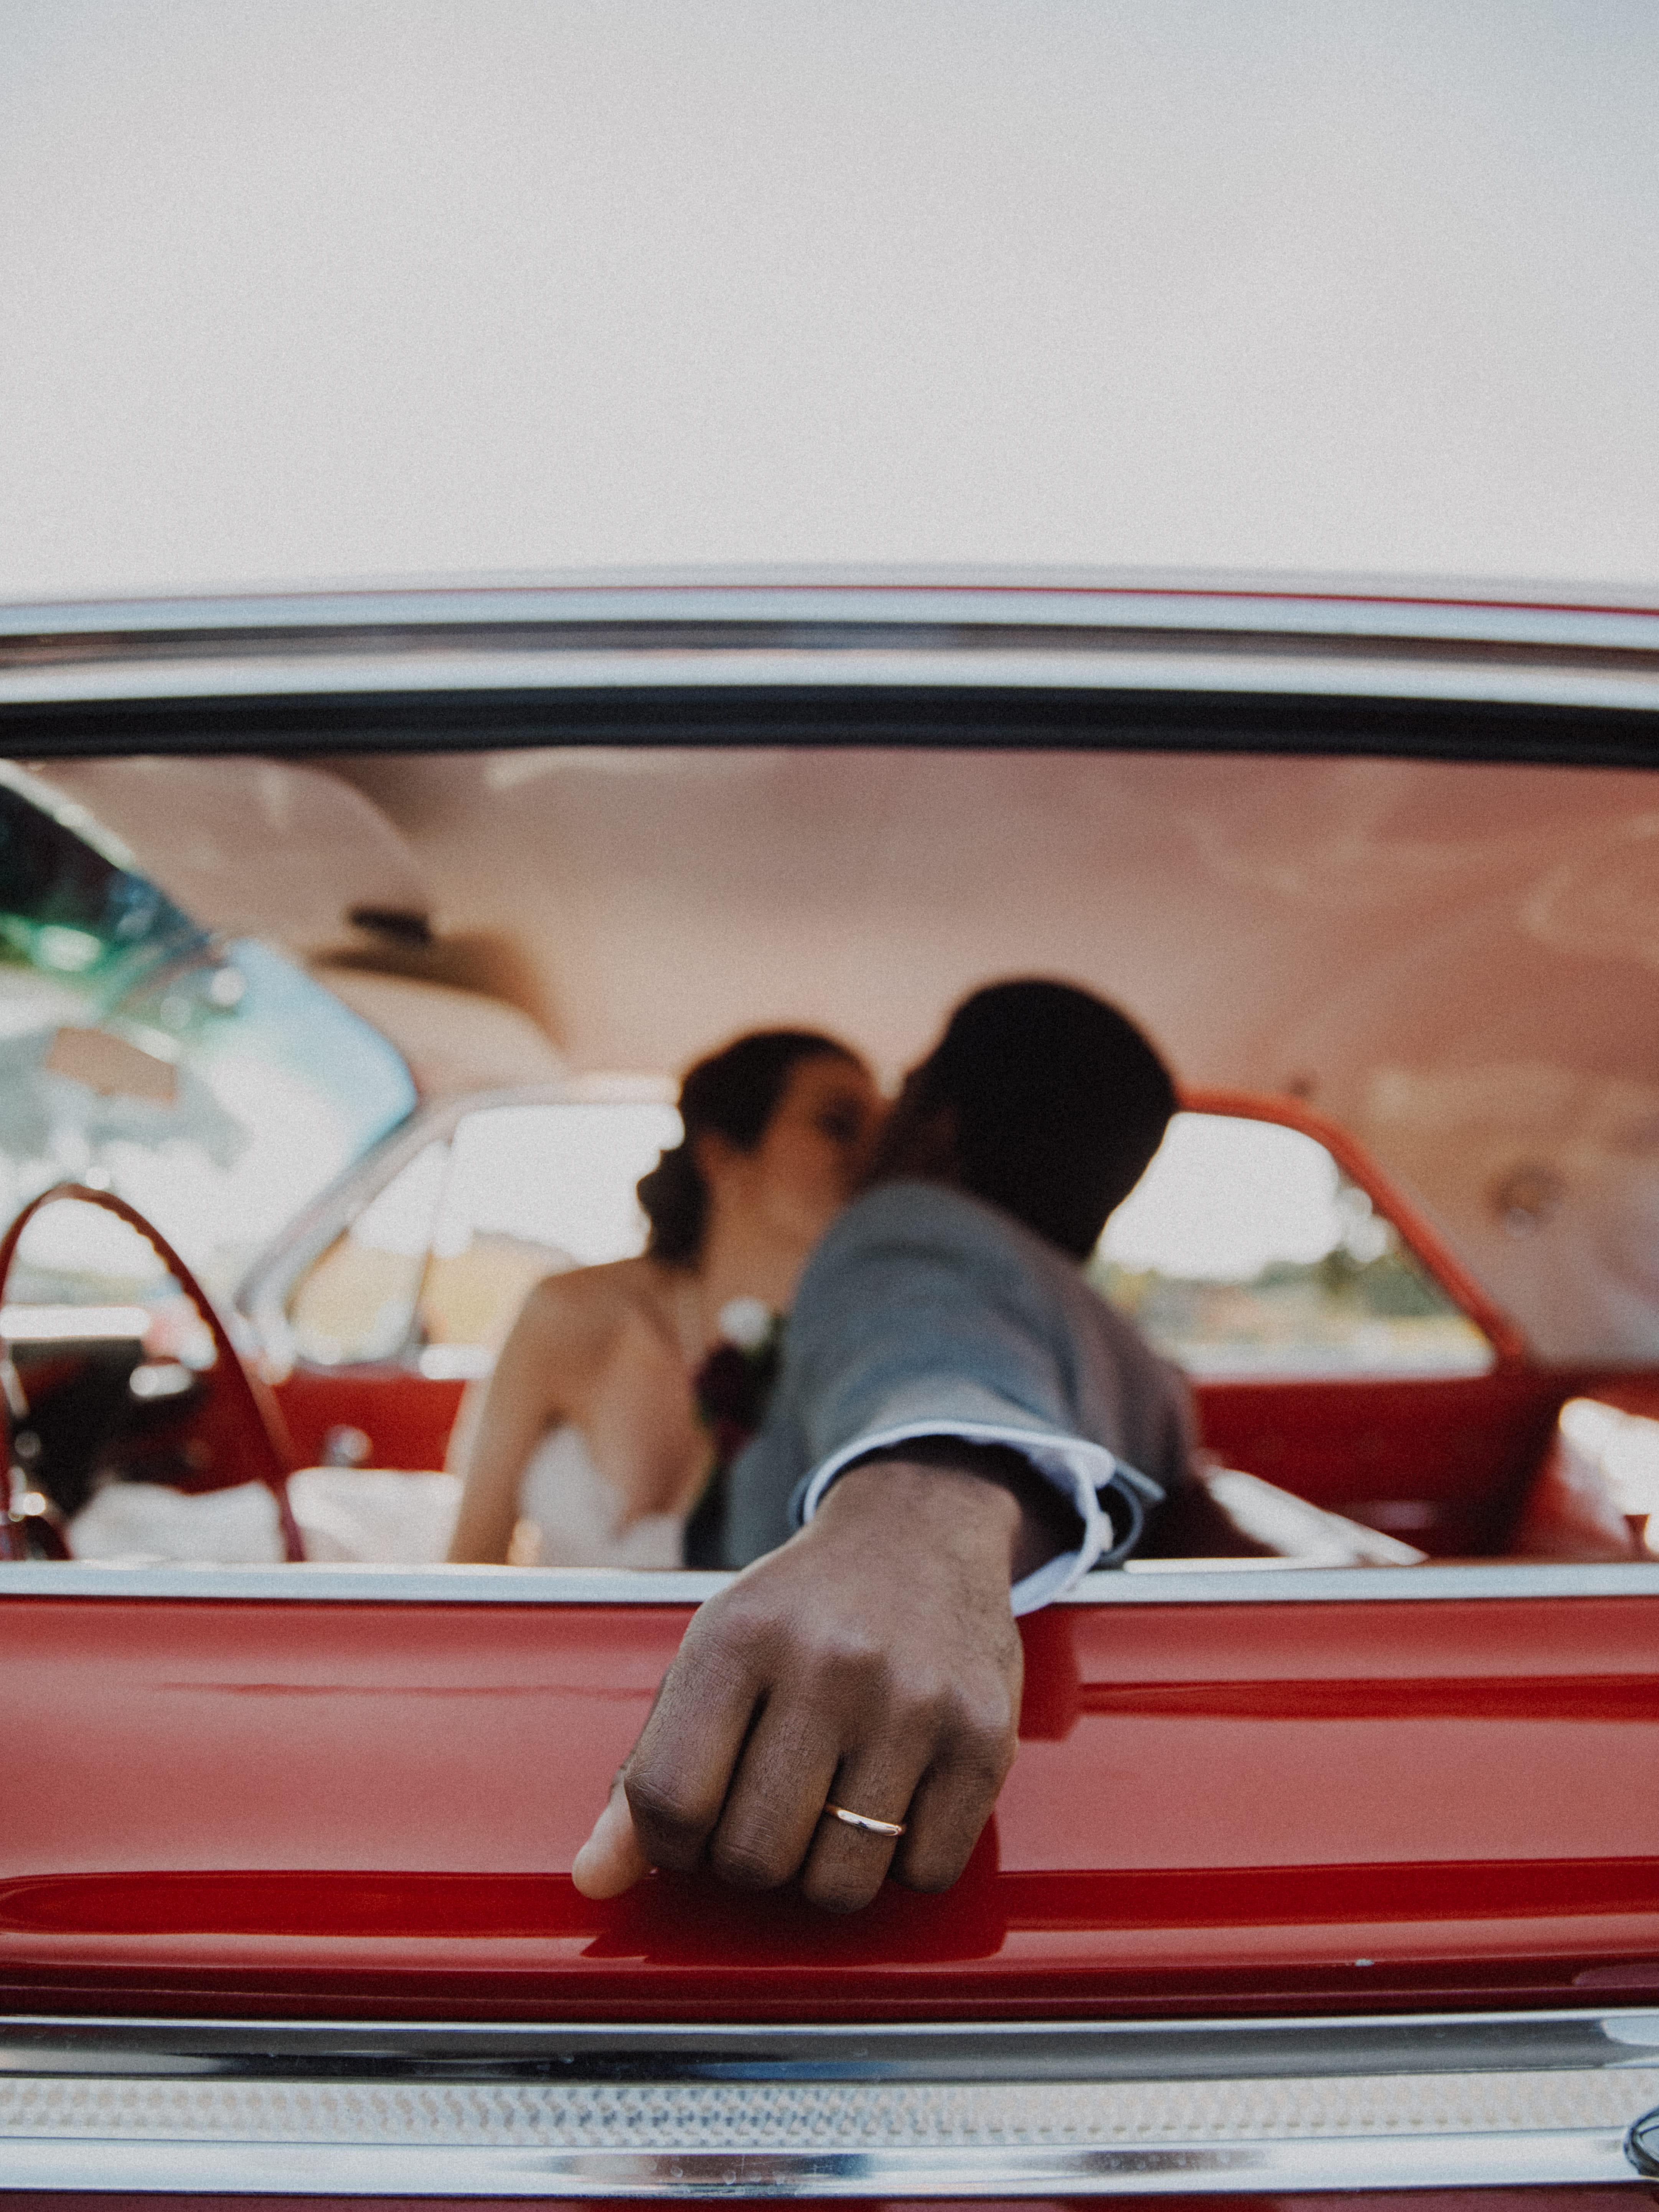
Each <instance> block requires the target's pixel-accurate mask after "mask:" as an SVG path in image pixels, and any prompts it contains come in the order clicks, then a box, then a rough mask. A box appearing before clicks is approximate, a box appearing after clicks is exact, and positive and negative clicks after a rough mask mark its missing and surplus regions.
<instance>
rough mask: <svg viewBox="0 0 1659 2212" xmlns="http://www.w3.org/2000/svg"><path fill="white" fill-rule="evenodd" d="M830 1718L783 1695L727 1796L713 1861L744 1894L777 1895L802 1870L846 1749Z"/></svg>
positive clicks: (765, 1717)
mask: <svg viewBox="0 0 1659 2212" xmlns="http://www.w3.org/2000/svg"><path fill="white" fill-rule="evenodd" d="M828 1720H829V1717H828V1716H826V1715H825V1714H823V1712H821V1711H813V1709H812V1708H811V1705H807V1706H806V1708H805V1710H803V1708H802V1701H800V1700H799V1699H786V1698H785V1697H784V1696H782V1695H775V1696H774V1698H773V1699H771V1701H770V1702H769V1703H768V1705H766V1707H765V1709H764V1710H763V1712H762V1714H761V1716H760V1717H759V1719H758V1720H757V1722H756V1723H755V1725H754V1729H753V1730H752V1732H751V1733H750V1737H749V1741H748V1742H747V1743H746V1744H745V1745H744V1750H743V1755H742V1758H741V1759H740V1760H739V1762H738V1771H737V1773H736V1775H735V1776H734V1777H733V1778H732V1784H731V1787H730V1789H729V1790H727V1792H726V1806H725V1809H724V1811H723V1812H722V1813H721V1814H720V1825H719V1826H718V1827H716V1829H715V1830H714V1835H713V1837H712V1838H710V1841H709V1845H708V1862H709V1864H710V1866H711V1867H712V1868H713V1869H714V1873H715V1874H716V1875H719V1877H720V1880H721V1881H728V1882H730V1883H732V1886H733V1887H736V1888H738V1889H775V1888H776V1887H778V1885H779V1884H780V1883H781V1882H786V1881H788V1880H789V1878H790V1876H791V1875H793V1874H794V1873H796V1872H797V1870H798V1869H799V1866H800V1863H801V1862H802V1860H803V1859H804V1858H805V1857H806V1854H807V1852H808V1851H809V1850H811V1844H812V1838H813V1834H814V1832H815V1831H816V1830H817V1825H818V1820H819V1816H820V1815H821V1814H822V1813H823V1801H824V1799H825V1798H826V1797H827V1796H829V1785H830V1784H831V1782H832V1781H833V1780H834V1779H835V1774H836V1765H837V1763H838V1760H839V1758H840V1748H841V1747H840V1746H839V1744H838V1743H837V1742H836V1738H835V1737H834V1736H833V1735H831V1734H830V1733H829V1726H828V1725H827V1723H828Z"/></svg>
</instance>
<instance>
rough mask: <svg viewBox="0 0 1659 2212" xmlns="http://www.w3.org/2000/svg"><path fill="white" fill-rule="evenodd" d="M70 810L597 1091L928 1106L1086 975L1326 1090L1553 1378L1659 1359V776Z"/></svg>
mask: <svg viewBox="0 0 1659 2212" xmlns="http://www.w3.org/2000/svg"><path fill="white" fill-rule="evenodd" d="M43 773H44V775H46V779H47V780H48V781H50V782H51V783H52V785H53V786H55V787H57V788H58V790H60V791H62V792H64V793H67V794H70V795H71V796H73V797H75V798H76V799H80V800H82V802H83V803H84V804H86V805H88V807H89V808H90V809H91V810H92V811H93V812H94V814H95V815H96V816H97V817H99V818H100V820H102V821H103V822H104V823H106V825H107V826H108V827H109V828H110V829H112V830H113V831H114V832H115V833H116V834H117V835H118V836H121V837H122V838H124V839H125V842H127V843H128V844H130V845H131V847H132V848H133V849H134V851H135V853H136V854H137V858H138V860H139V863H140V865H141V866H143V867H144V868H145V869H146V870H147V871H149V872H151V873H153V874H154V875H155V877H156V878H157V879H158V880H160V881H161V883H162V884H164V885H165V886H166V887H167V889H168V890H170V891H171V892H172V893H173V896H176V897H177V898H178V899H179V901H180V902H181V903H183V904H184V905H185V907H186V908H189V909H190V910H191V911H192V912H193V913H195V914H196V915H198V916H199V917H200V918H201V919H203V920H204V921H208V922H210V923H212V924H215V925H216V926H218V927H223V928H226V929H228V930H242V929H253V930H258V932H260V933H264V934H265V935H268V936H270V937H271V938H272V939H274V940H276V941H277V942H280V943H283V944H284V945H288V946H289V948H290V949H292V950H294V951H297V952H299V953H300V954H301V955H302V956H303V957H310V958H313V959H316V958H317V957H319V955H320V956H323V957H327V956H328V954H329V952H330V951H331V949H336V950H337V949H338V948H340V947H341V946H343V945H351V944H354V943H355V944H356V946H357V947H358V949H359V951H360V952H361V951H362V950H363V949H364V947H365V945H366V940H365V939H364V938H363V936H362V933H361V932H358V933H354V932H353V931H352V929H351V928H350V927H349V924H348V923H347V922H346V921H345V919H344V916H345V914H346V911H347V909H349V908H350V907H352V906H354V905H360V904H361V905H374V906H380V907H386V906H392V907H395V908H401V909H404V910H408V909H410V908H422V907H423V908H426V909H428V910H429V912H430V914H431V916H432V919H433V921H434V924H435V927H436V928H437V930H438V931H439V933H440V943H439V945H438V946H437V948H436V949H435V951H433V952H432V953H430V954H427V955H422V956H420V957H419V958H418V959H417V960H416V961H415V962H414V963H413V965H414V967H415V969H416V970H417V971H418V972H420V973H424V974H425V975H428V976H429V977H431V978H433V979H435V980H436V981H440V982H442V983H444V984H447V985H449V986H452V987H453V986H455V985H458V984H461V985H465V984H471V985H472V986H473V987H475V988H476V987H477V986H479V985H482V986H483V987H484V988H485V989H487V990H489V991H492V992H494V993H495V994H498V995H499V996H500V997H501V998H503V999H506V1000H511V1001H512V1002H513V1004H514V1005H515V1006H517V1007H518V1008H519V1010H520V1014H521V1015H522V1014H528V1015H530V1016H532V1017H533V1018H535V1019H536V1020H538V1022H539V1023H540V1024H541V1026H542V1029H543V1030H544V1032H545V1033H546V1034H547V1035H548V1036H551V1037H552V1039H553V1040H554V1042H556V1045H557V1046H558V1048H559V1049H560V1052H561V1053H562V1054H563V1055H565V1056H566V1057H567V1059H568V1062H569V1064H571V1065H572V1066H574V1067H575V1068H576V1069H578V1070H580V1071H598V1070H622V1071H631V1072H636V1073H665V1072H669V1071H672V1070H674V1069H676V1068H678V1067H679V1066H681V1065H683V1064H684V1061H686V1060H688V1059H690V1057H691V1056H693V1055H694V1054H696V1053H697V1052H699V1051H701V1050H702V1049H703V1048H706V1047H707V1046H708V1045H709V1044H710V1043H712V1042H716V1041H718V1040H719V1039H720V1038H721V1037H722V1036H726V1035H727V1034H729V1033H730V1032H731V1031H732V1030H736V1029H738V1028H740V1027H745V1026H748V1025H750V1024H757V1023H768V1022H775V1021H788V1022H792V1023H793V1022H808V1023H811V1024H822V1025H823V1026H826V1027H828V1028H830V1029H832V1030H837V1031H839V1032H841V1033H842V1034H844V1035H846V1036H848V1037H849V1038H850V1039H852V1040H853V1041H854V1042H855V1043H857V1044H859V1045H860V1046H861V1047H862V1048H865V1049H866V1051H867V1052H868V1053H869V1054H871V1055H872V1058H873V1059H874V1060H876V1061H877V1062H878V1065H879V1066H880V1067H881V1068H882V1070H883V1072H884V1073H886V1074H889V1075H890V1074H891V1073H894V1072H895V1071H896V1070H897V1069H898V1068H900V1067H902V1066H903V1065H904V1064H905V1062H906V1061H907V1060H909V1059H911V1058H912V1057H914V1056H915V1054H918V1053H919V1052H920V1051H921V1050H922V1049H923V1048H925V1047H926V1046H927V1043H928V1042H929V1041H930V1038H931V1036H933V1033H934V1031H935V1030H936V1028H937V1025H938V1022H939V1016H940V1014H941V1012H942V1011H943V1010H944V1009H945V1007H946V1006H948V1005H949V1004H950V1003H951V1001H952V1000H954V999H955V998H956V997H957V996H958V995H959V994H961V993H962V992H963V990H965V989H966V988H968V987H969V986H971V985H972V984H974V983H975V982H978V981H981V980H983V979H984V978H986V977H987V976H992V975H1007V974H1011V973H1018V972H1030V971H1041V972H1045V973H1049V974H1056V975H1070V976H1073V977H1076V978H1077V979H1079V980H1080V981H1085V982H1088V983H1091V984H1093V985H1095V986H1096V987H1098V988H1100V989H1102V990H1103V991H1105V992H1107V993H1109V994H1110V995H1112V996H1113V997H1115V998H1116V999H1117V1000H1120V1001H1121V1003H1122V1004H1124V1005H1125V1006H1127V1008H1129V1009H1130V1010H1131V1011H1132V1012H1133V1013H1134V1014H1135V1015H1136V1016H1137V1017H1138V1018H1139V1019H1140V1020H1142V1021H1143V1022H1144V1023H1145V1024H1146V1026H1147V1027H1148V1028H1149V1029H1150V1030H1152V1032H1153V1034H1154V1035H1156V1036H1158V1039H1159V1040H1160V1041H1161V1042H1162V1043H1163V1044H1164V1047H1165V1048H1166V1049H1167V1050H1168V1052H1169V1053H1170V1057H1171V1059H1172V1060H1173V1061H1174V1062H1175V1064H1176V1067H1177V1070H1178V1072H1179V1073H1180V1074H1181V1075H1182V1077H1183V1078H1184V1079H1186V1080H1187V1081H1188V1082H1192V1083H1204V1084H1229V1085H1243V1086H1246V1087H1249V1088H1253V1089H1259V1090H1267V1091H1280V1090H1285V1089H1294V1090H1296V1091H1297V1092H1298V1093H1300V1094H1301V1095H1303V1096H1304V1097H1309V1098H1310V1100H1311V1101H1312V1103H1314V1104H1316V1106H1317V1107H1319V1108H1320V1109H1322V1111H1323V1112H1325V1113H1327V1114H1328V1115H1333V1116H1334V1118H1336V1119H1337V1120H1339V1121H1342V1122H1344V1123H1346V1125H1347V1126H1348V1127H1351V1128H1352V1129H1353V1130H1354V1131H1355V1132H1356V1133H1358V1134H1359V1135H1360V1136H1361V1137H1362V1138H1363V1139H1365V1140H1366V1141H1367V1142H1368V1143H1370V1145H1371V1146H1373V1148H1374V1149H1375V1150H1376V1152H1377V1153H1378V1155H1379V1156H1380V1157H1381V1158H1382V1159H1383V1161H1384V1163H1385V1164H1387V1165H1389V1167H1390V1168H1392V1169H1393V1170H1395V1172H1396V1173H1397V1174H1399V1175H1401V1176H1403V1177H1404V1178H1405V1179H1406V1180H1407V1182H1410V1183H1411V1184H1412V1185H1413V1186H1414V1187H1415V1188H1417V1189H1418V1190H1419V1192H1420V1193H1421V1194H1423V1195H1424V1196H1425V1198H1426V1199H1427V1200H1428V1201H1429V1202H1430V1204H1431V1207H1432V1208H1433V1209H1434V1211H1435V1212H1437V1215H1438V1216H1439V1218H1440V1219H1441V1221H1442V1223H1443V1225H1444V1226H1445V1227H1446V1229H1447V1230H1448V1231H1449V1234H1450V1235H1451V1237H1452V1238H1453V1241H1454V1243H1455V1244H1456V1245H1457V1246H1458V1247H1459V1248H1460V1249H1461V1250H1462V1253H1463V1255H1464V1256H1465V1257H1466V1258H1467V1259H1468V1261H1469V1263H1470V1264H1471V1265H1472V1266H1473V1267H1474V1269H1475V1271H1476V1272H1477V1273H1479V1274H1480V1276H1482V1277H1483V1279H1485V1280H1486V1282H1487V1283H1488V1284H1489V1285H1490V1286H1491V1287H1492V1291H1494V1293H1495V1294H1496V1295H1497V1296H1498V1297H1499V1298H1500V1299H1501V1300H1502V1301H1503V1302H1504V1303H1505V1304H1508V1305H1509V1306H1510V1309H1511V1310H1513V1311H1514V1312H1515V1313H1516V1315H1517V1316H1518V1318H1519V1319H1520V1320H1521V1322H1522V1325H1523V1326H1524V1327H1526V1328H1528V1330H1529V1332H1530V1333H1531V1334H1533V1335H1534V1339H1535V1340H1537V1341H1538V1343H1539V1344H1540V1346H1541V1348H1543V1349H1545V1350H1547V1351H1550V1352H1555V1353H1558V1354H1561V1355H1569V1354H1573V1353H1577V1352H1594V1351H1595V1350H1598V1349H1600V1350H1603V1351H1607V1350H1613V1351H1616V1352H1620V1353H1623V1354H1625V1355H1626V1356H1630V1357H1644V1356H1651V1355H1653V1354H1655V1353H1659V1028H1656V1022H1655V1014H1656V1011H1659V976H1656V973H1655V970H1656V967H1659V786H1656V785H1655V783H1654V782H1653V781H1651V780H1650V779H1648V778H1646V777H1644V776H1643V775H1639V774H1635V773H1624V772H1613V771H1598V770H1569V769H1525V768H1510V767H1505V768H1500V769H1488V768H1479V767H1462V766H1448V765H1442V764H1434V763H1397V762H1369V761H1358V760H1344V761H1329V762H1325V761H1316V760H1295V759H1285V760H1270V759H1246V758H1225V757H1217V758H1200V757H1172V756H1162V757H1152V756H1140V755H1121V754H1118V755H1110V754H1106V755H1079V754H1066V755H1061V754H990V753H971V754H970V753H922V752H906V753H901V752H875V751H840V752H829V751H819V752H813V751H796V752H786V751H705V752H682V751H667V750H661V751H605V750H591V751H581V750H542V751H525V752H505V753H483V754H472V755H464V756H458V755H451V756H427V757H399V758H390V757H379V758H362V759H356V760H342V761H336V762H333V763H330V764H328V766H326V767H309V768H304V769H298V768H292V767H279V766H277V765H276V764H274V763H260V762H252V761H243V762H234V763H225V762H204V761H155V762H132V761H111V762H99V763H76V764H70V765H59V766H54V767H52V768H51V769H47V770H45V771H43ZM404 964H405V965H406V966H407V965H409V964H410V962H409V961H408V959H407V957H406V958H405V962H404ZM323 972H325V974H326V973H327V972H328V970H327V969H324V970H323ZM340 980H341V981H342V982H343V986H344V987H345V988H346V989H348V990H352V991H354V992H355V995H356V998H357V999H358V1001H359V1003H364V1001H365V998H366V992H365V988H364V987H362V985H357V986H355V987H354V986H353V985H352V984H351V983H349V982H348V981H346V979H345V978H344V977H343V976H342V977H341V978H340ZM372 988H373V987H372V986H370V987H368V989H369V991H371V992H372ZM396 996H397V994H395V993H394V994H392V997H393V998H396ZM381 998H382V1001H383V1002H384V1001H385V999H386V994H381ZM427 1003H430V1001H428V1002H427ZM423 1018H424V1017H423ZM404 1026H405V1028H407V1021H406V1020H405V1024H404ZM514 1035H515V1036H518V1038H519V1042H520V1045H522V1047H523V1049H524V1051H525V1052H526V1054H528V1055H529V1056H530V1058H532V1059H533V1058H534V1055H535V1053H536V1052H538V1051H539V1050H540V1049H541V1048H540V1046H539V1045H535V1046H533V1047H532V1045H531V1044H529V1043H526V1042H525V1038H526V1036H529V1035H533V1032H531V1031H530V1030H529V1024H528V1022H524V1021H521V1022H520V1024H519V1025H518V1028H517V1029H516V1030H515V1031H514ZM416 1042H418V1039H417V1040H416ZM510 1056H511V1055H510V1054H509V1055H508V1057H509V1058H510ZM430 1057H431V1058H432V1060H434V1062H435V1063H436V1062H437V1061H438V1060H443V1059H444V1057H445V1055H444V1054H443V1053H442V1052H437V1051H435V1053H434V1054H432V1055H430ZM447 1066H448V1074H447V1077H446V1078H445V1079H446V1080H459V1079H461V1078H462V1077H463V1076H464V1075H465V1074H467V1073H469V1072H470V1073H471V1074H472V1075H473V1076H476V1075H477V1072H478V1070H477V1066H472V1065H471V1063H469V1061H468V1058H467V1054H466V1053H465V1051H461V1052H456V1051H453V1050H452V1051H450V1052H449V1053H448V1054H447ZM526 1072H528V1070H527V1064H526ZM1523 1168H1524V1169H1528V1170H1546V1171H1547V1175H1548V1176H1554V1177H1557V1178H1559V1183H1560V1187H1561V1191H1562V1197H1561V1200H1560V1204H1559V1210H1558V1211H1557V1212H1555V1213H1554V1215H1553V1218H1550V1219H1549V1220H1548V1221H1547V1224H1546V1225H1545V1226H1544V1227H1542V1228H1541V1230H1540V1231H1538V1232H1537V1233H1536V1234H1534V1235H1532V1236H1529V1237H1516V1236H1515V1235H1513V1234H1512V1233H1510V1231H1507V1230H1506V1229H1505V1228H1504V1227H1503V1226H1502V1225H1501V1224H1500V1221H1499V1219H1498V1212H1499V1210H1500V1209H1499V1206H1498V1202H1497V1201H1496V1200H1495V1198H1494V1193H1495V1191H1496V1190H1497V1189H1498V1187H1499V1186H1500V1185H1501V1184H1502V1183H1503V1182H1504V1178H1505V1177H1506V1176H1510V1175H1512V1174H1513V1172H1514V1171H1515V1170H1517V1169H1523ZM1541 1187H1542V1188H1546V1189H1547V1188H1549V1185H1548V1183H1547V1182H1546V1183H1545V1184H1544V1185H1543V1186H1541Z"/></svg>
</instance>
